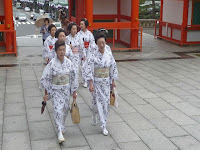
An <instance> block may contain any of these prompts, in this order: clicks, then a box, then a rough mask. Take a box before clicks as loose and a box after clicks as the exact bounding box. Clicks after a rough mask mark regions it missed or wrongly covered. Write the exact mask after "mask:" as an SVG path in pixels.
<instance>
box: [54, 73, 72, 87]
mask: <svg viewBox="0 0 200 150" xmlns="http://www.w3.org/2000/svg"><path fill="white" fill-rule="evenodd" d="M68 83H69V76H68V75H57V76H53V80H52V84H54V85H66V84H68Z"/></svg>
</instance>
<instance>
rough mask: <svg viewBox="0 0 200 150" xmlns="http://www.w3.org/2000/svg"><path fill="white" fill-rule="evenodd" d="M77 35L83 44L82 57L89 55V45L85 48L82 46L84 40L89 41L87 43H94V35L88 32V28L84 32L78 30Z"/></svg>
mask: <svg viewBox="0 0 200 150" xmlns="http://www.w3.org/2000/svg"><path fill="white" fill-rule="evenodd" d="M77 35H78V36H79V37H80V39H81V40H82V41H83V42H82V44H83V53H82V55H83V56H82V58H84V57H88V55H89V47H88V48H85V46H84V42H89V45H91V44H93V43H95V40H94V36H93V34H92V32H90V31H89V30H87V29H86V32H83V31H82V30H80V31H79V32H78V33H77Z"/></svg>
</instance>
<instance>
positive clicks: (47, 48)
mask: <svg viewBox="0 0 200 150" xmlns="http://www.w3.org/2000/svg"><path fill="white" fill-rule="evenodd" d="M48 30H49V32H50V35H49V36H48V37H47V39H46V40H45V42H44V51H43V58H44V59H45V61H46V63H47V64H48V63H49V62H50V61H51V60H52V59H53V58H54V57H55V54H56V53H55V47H54V45H55V42H56V41H57V39H56V38H55V33H56V26H55V25H53V24H52V25H50V26H49V27H48Z"/></svg>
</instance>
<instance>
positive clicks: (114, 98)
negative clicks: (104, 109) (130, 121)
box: [110, 87, 119, 108]
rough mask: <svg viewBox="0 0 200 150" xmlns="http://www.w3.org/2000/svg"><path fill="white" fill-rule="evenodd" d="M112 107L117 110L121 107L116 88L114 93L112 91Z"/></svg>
mask: <svg viewBox="0 0 200 150" xmlns="http://www.w3.org/2000/svg"><path fill="white" fill-rule="evenodd" d="M110 105H111V106H115V107H116V108H118V105H119V104H118V93H117V90H116V88H115V87H114V88H113V89H112V91H110Z"/></svg>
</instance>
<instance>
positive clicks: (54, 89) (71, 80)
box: [40, 41, 78, 143]
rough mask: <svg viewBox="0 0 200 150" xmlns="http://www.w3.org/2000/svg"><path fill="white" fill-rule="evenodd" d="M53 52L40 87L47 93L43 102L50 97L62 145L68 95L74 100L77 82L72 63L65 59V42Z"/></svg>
mask: <svg viewBox="0 0 200 150" xmlns="http://www.w3.org/2000/svg"><path fill="white" fill-rule="evenodd" d="M55 51H56V57H55V58H53V59H52V60H51V61H50V62H49V64H48V65H47V66H46V67H45V69H44V72H43V75H42V78H41V80H40V87H41V88H44V89H45V90H46V91H47V93H46V94H45V96H44V101H47V97H48V95H50V96H51V99H52V104H53V108H54V120H55V125H56V129H57V132H58V142H59V143H62V142H64V141H65V139H64V137H63V134H64V132H65V120H66V117H67V114H68V111H69V109H70V104H69V102H70V94H72V95H73V99H74V100H76V90H77V89H78V81H77V80H76V79H77V73H76V71H75V69H74V66H73V64H72V62H71V61H70V60H69V59H68V58H66V57H65V51H66V47H65V42H64V41H57V42H56V43H55Z"/></svg>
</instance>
